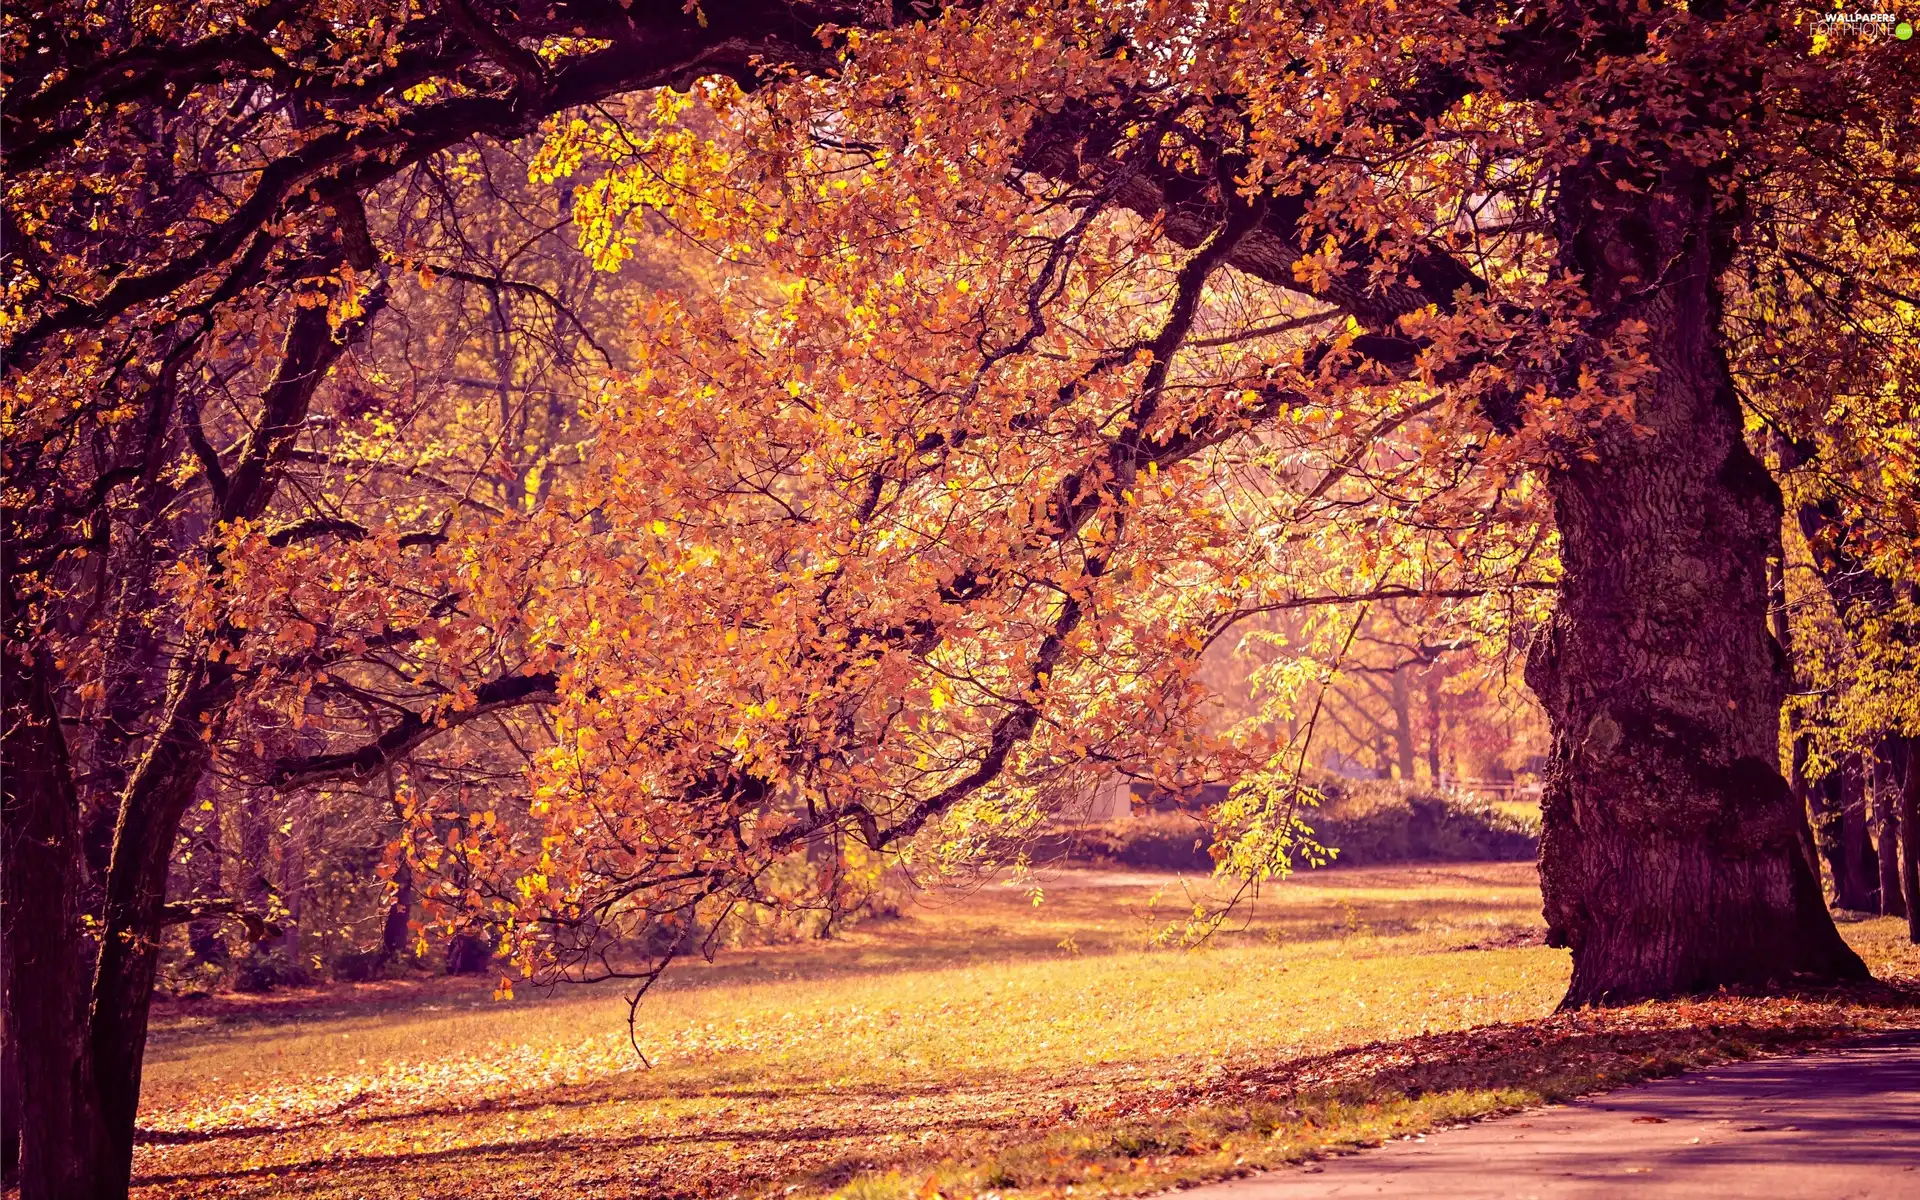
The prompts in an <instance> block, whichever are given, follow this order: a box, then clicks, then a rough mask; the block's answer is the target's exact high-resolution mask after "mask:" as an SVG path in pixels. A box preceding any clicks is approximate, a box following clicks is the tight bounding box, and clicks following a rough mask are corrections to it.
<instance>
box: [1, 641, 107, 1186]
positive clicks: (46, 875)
mask: <svg viewBox="0 0 1920 1200" xmlns="http://www.w3.org/2000/svg"><path fill="white" fill-rule="evenodd" d="M22 649H23V648H22V647H21V646H20V645H19V643H17V642H12V641H9V643H8V646H7V649H6V651H5V653H4V661H5V668H4V670H5V676H4V687H5V692H6V704H5V709H4V713H5V717H4V719H5V722H6V724H5V736H4V739H3V741H0V744H4V748H5V756H6V770H5V772H4V774H3V776H0V778H3V779H4V784H3V785H0V794H3V795H4V813H0V829H3V830H4V837H5V852H4V853H5V864H6V869H5V872H4V874H0V891H3V892H4V894H3V895H0V909H4V914H5V915H4V923H5V930H4V940H5V970H6V980H5V986H4V988H3V989H0V991H3V992H4V996H5V1003H6V1015H5V1023H6V1036H7V1042H8V1048H9V1050H11V1051H12V1052H13V1062H12V1064H11V1065H12V1067H13V1072H14V1073H17V1074H14V1077H13V1078H10V1079H9V1080H8V1083H10V1084H16V1085H17V1086H18V1087H19V1089H20V1092H21V1094H22V1096H23V1097H24V1098H26V1099H27V1100H28V1102H27V1103H25V1104H24V1105H22V1106H21V1108H22V1111H21V1113H20V1124H19V1126H18V1129H19V1138H20V1142H19V1153H20V1164H19V1179H20V1200H71V1198H74V1197H91V1196H94V1195H96V1194H98V1189H97V1180H96V1178H95V1172H96V1171H97V1170H98V1168H99V1163H100V1161H101V1159H102V1158H103V1150H104V1146H103V1145H102V1139H103V1138H104V1136H105V1128H104V1125H103V1124H102V1114H101V1112H100V1110H99V1107H98V1105H97V1104H96V1101H95V1094H94V1086H93V1076H92V1073H91V1071H90V1070H89V1063H88V1056H87V1053H86V1026H85V1024H84V1022H83V1018H82V1012H81V1004H80V999H79V997H80V996H81V995H82V989H81V979H82V974H83V970H84V966H83V962H82V953H83V947H84V945H85V943H84V941H83V939H82V937H81V933H80V925H79V921H78V919H77V918H78V912H77V908H76V900H77V894H76V893H77V891H78V888H79V884H80V869H81V868H80V847H79V829H78V819H79V797H78V796H77V794H76V793H75V790H74V785H73V776H72V772H71V770H70V767H69V763H68V760H67V747H66V740H65V738H64V737H63V735H62V734H61V731H60V716H59V712H58V711H57V710H56V708H55V707H54V701H53V693H52V690H51V688H50V687H49V686H48V682H47V671H46V670H45V669H44V667H43V664H41V663H38V662H36V661H34V660H32V659H30V658H27V657H26V656H25V654H23V653H21V652H20V651H21V650H22Z"/></svg>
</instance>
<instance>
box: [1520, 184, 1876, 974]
mask: <svg viewBox="0 0 1920 1200" xmlns="http://www.w3.org/2000/svg"><path fill="white" fill-rule="evenodd" d="M1621 184H1624V185H1626V186H1619V185H1621ZM1628 188H1631V189H1633V190H1628ZM1558 204H1559V209H1558V214H1557V220H1558V223H1559V225H1560V230H1559V232H1560V235H1561V239H1560V240H1561V244H1562V246H1563V247H1565V248H1566V250H1565V258H1564V260H1563V266H1565V267H1566V268H1567V269H1569V270H1571V271H1574V272H1577V273H1578V274H1579V276H1580V277H1581V278H1582V279H1583V281H1584V282H1585V284H1586V286H1587V290H1588V293H1589V295H1590V296H1591V297H1592V299H1593V302H1594V305H1595V308H1596V310H1597V311H1599V312H1601V313H1605V314H1610V315H1612V316H1613V317H1615V318H1616V319H1619V320H1638V321H1640V322H1643V323H1644V325H1645V327H1646V330H1647V343H1646V344H1647V349H1648V353H1649V355H1650V357H1651V359H1652V363H1653V366H1654V367H1655V368H1656V373H1655V374H1654V375H1653V376H1652V377H1651V378H1649V379H1648V380H1647V381H1646V382H1645V383H1643V384H1642V385H1641V386H1640V388H1639V390H1638V393H1637V398H1636V399H1637V407H1636V410H1635V412H1634V414H1633V418H1634V422H1635V424H1637V425H1638V426H1641V427H1643V429H1640V430H1636V429H1630V428H1626V427H1625V426H1624V423H1620V422H1615V423H1614V424H1612V425H1610V426H1608V427H1606V428H1604V429H1602V430H1600V431H1599V432H1598V433H1597V434H1596V440H1595V443H1594V444H1593V445H1592V446H1591V447H1590V449H1591V452H1592V456H1593V457H1592V460H1591V461H1589V460H1587V459H1586V458H1583V457H1578V456H1569V459H1568V461H1567V463H1566V465H1564V466H1563V467H1561V468H1559V469H1557V470H1555V471H1554V472H1553V473H1552V475H1551V476H1550V479H1549V486H1550V488H1551V491H1552V495H1553V499H1554V504H1555V509H1556V514H1557V519H1558V523H1559V532H1560V537H1561V542H1562V558H1563V561H1564V564H1565V572H1566V574H1565V582H1564V585H1563V588H1562V592H1561V596H1560V602H1559V605H1558V607H1557V609H1556V612H1555V615H1554V619H1553V621H1552V623H1551V626H1550V627H1549V629H1548V630H1547V631H1546V633H1545V635H1544V636H1543V637H1542V638H1541V639H1540V640H1539V642H1538V643H1537V644H1536V646H1535V649H1534V653H1533V654H1532V656H1531V657H1530V660H1529V662H1528V669H1527V678H1528V682H1529V683H1530V684H1531V685H1532V686H1533V688H1534V690H1535V691H1536V692H1537V693H1538V695H1539V697H1540V699H1541V701H1542V703H1543V704H1544V705H1545V707H1546V709H1547V713H1548V715H1549V718H1550V719H1551V722H1552V727H1553V735H1554V747H1553V755H1552V760H1551V765H1550V768H1549V774H1548V779H1547V786H1546V795H1545V798H1544V801H1543V820H1544V824H1543V830H1542V839H1541V849H1540V866H1541V886H1542V892H1543V895H1544V900H1545V907H1546V916H1547V922H1548V930H1549V941H1550V942H1551V943H1552V944H1554V945H1559V946H1567V947H1570V948H1571V949H1572V951H1573V982H1572V984H1571V986H1570V987H1569V989H1568V991H1567V994H1566V997H1565V999H1564V1000H1563V1001H1562V1003H1563V1005H1566V1006H1574V1005H1587V1004H1617V1003H1627V1002H1631V1001H1635V1000H1640V999H1643V998H1647V997H1652V996H1665V995H1675V994H1682V993H1688V992H1698V991H1704V990H1709V989H1713V988H1718V987H1721V986H1723V985H1753V986H1764V985H1768V984H1774V983H1782V982H1785V981H1788V980H1791V979H1795V978H1807V979H1818V980H1834V979H1856V978H1863V977H1865V976H1866V973H1867V972H1866V968H1865V966H1864V965H1863V964H1862V963H1861V961H1860V959H1859V957H1858V956H1856V955H1855V954H1854V953H1853V952H1852V951H1851V950H1850V949H1848V947H1847V945H1846V943H1845V942H1844V941H1842V940H1841V938H1840V935H1839V932H1838V930H1836V929H1835V928H1834V925H1833V921H1832V919H1831V918H1830V917H1829V916H1828V915H1827V910H1826V905H1825V904H1824V903H1823V901H1822V897H1821V893H1820V886H1819V878H1818V875H1817V874H1816V873H1815V872H1814V871H1813V870H1812V868H1811V865H1810V864H1809V863H1808V862H1807V859H1806V857H1805V855H1804V854H1803V853H1802V852H1801V840H1800V829H1801V826H1802V822H1803V820H1804V818H1803V817H1802V815H1801V813H1800V811H1799V810H1798V809H1797V807H1796V801H1795V798H1794V796H1793V794H1792V792H1791V791H1790V790H1789V788H1788V787H1787V783H1786V781H1785V780H1784V779H1782V778H1781V775H1780V747H1779V725H1780V702H1781V697H1782V694H1783V691H1784V673H1785V665H1784V662H1783V659H1782V655H1781V653H1780V650H1779V647H1778V646H1777V645H1776V644H1775V643H1774V641H1773V639H1772V637H1771V636H1770V635H1769V633H1768V631H1767V578H1766V562H1767V559H1768V557H1769V556H1770V555H1773V554H1777V553H1778V552H1779V549H1778V547H1779V537H1780V521H1781V515H1782V508H1781V499H1780V493H1779V490H1778V488H1777V487H1776V486H1775V485H1774V483H1773V481H1772V479H1771V478H1770V477H1769V476H1768V475H1767V473H1766V471H1765V470H1764V469H1763V468H1762V467H1761V466H1760V464H1759V462H1758V461H1757V460H1756V459H1755V458H1754V456H1753V455H1752V453H1751V452H1750V451H1749V450H1748V448H1747V446H1746V442H1745V439H1744V436H1743V433H1742V420H1741V413H1740V407H1739V402H1738V399H1737V397H1736V395H1735V393H1734V390H1733V386H1732V382H1731V379H1730V377H1729V375H1728V371H1727V365H1726V361H1725V358H1724V357H1723V355H1722V353H1721V350H1720V348H1719V345H1718V342H1717V337H1718V325H1719V295H1718V290H1717V286H1716V283H1715V280H1716V278H1717V275H1718V272H1719V269H1720V266H1721V264H1722V263H1723V262H1724V256H1725V253H1726V244H1725V230H1724V228H1722V227H1721V224H1720V221H1719V220H1718V219H1716V217H1715V212H1714V191H1713V186H1712V179H1711V178H1710V176H1709V175H1708V174H1707V172H1705V171H1704V170H1701V169H1699V168H1695V167H1692V166H1690V165H1688V164H1686V163H1684V162H1676V163H1673V164H1671V165H1670V166H1669V167H1668V168H1667V170H1666V172H1665V174H1664V176H1663V177H1661V178H1657V179H1656V178H1652V177H1649V176H1647V175H1644V174H1634V173H1633V172H1631V170H1630V169H1628V168H1624V167H1618V166H1616V165H1615V164H1613V163H1610V162H1608V161H1607V160H1606V159H1604V158H1599V159H1596V160H1594V161H1592V162H1590V163H1589V164H1586V165H1584V166H1582V167H1581V168H1579V169H1576V170H1570V171H1568V172H1566V173H1565V174H1564V175H1563V176H1562V179H1561V184H1560V195H1559V197H1558Z"/></svg>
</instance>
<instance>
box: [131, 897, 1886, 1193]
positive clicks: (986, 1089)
mask: <svg viewBox="0 0 1920 1200" xmlns="http://www.w3.org/2000/svg"><path fill="white" fill-rule="evenodd" d="M1202 886H1205V885H1202ZM1156 892H1161V893H1162V894H1163V895H1162V899H1161V900H1160V902H1159V903H1158V904H1157V905H1154V904H1151V903H1150V900H1151V898H1152V897H1153V895H1154V894H1155V893H1156ZM1186 902H1187V901H1186V900H1185V899H1184V898H1183V894H1182V889H1181V886H1180V885H1178V884H1171V885H1170V883H1169V881H1168V880H1167V879H1164V878H1155V877H1150V876H1142V875H1128V874H1119V873H1098V872H1081V873H1074V874H1062V875H1060V876H1057V877H1055V878H1054V879H1052V880H1049V881H1047V882H1046V900H1045V903H1044V904H1041V905H1040V906H1038V907H1035V906H1034V905H1033V904H1032V903H1031V902H1030V900H1029V898H1028V896H1027V895H1026V894H1025V893H1024V892H1022V891H1020V890H1018V889H1015V888H1010V887H1005V886H990V887H985V888H982V889H979V890H977V891H974V892H971V893H967V894H960V895H939V896H930V897H924V898H922V900H921V902H920V903H918V904H917V905H915V906H914V907H913V908H912V909H911V910H910V912H909V914H908V915H907V916H906V917H905V918H903V919H900V920H897V921H886V922H875V923H871V924H869V925H866V926H863V927H860V928H858V929H856V930H854V931H852V932H851V933H850V934H849V935H848V936H847V937H846V938H845V939H844V940H841V941H836V942H831V943H815V944H808V945H804V946H789V947H780V948H775V949H768V950H758V951H742V952H734V953H730V954H728V955H726V956H724V957H723V958H721V959H720V960H719V961H718V962H716V963H714V964H710V965H708V964H696V965H694V966H692V967H690V968H689V969H686V970H684V971H681V972H680V973H679V974H678V975H676V976H674V977H672V978H670V980H669V981H668V982H667V983H665V984H663V985H662V986H661V988H660V989H658V990H656V991H655V992H654V993H653V994H652V995H651V996H649V997H648V999H647V1001H646V1003H645V1004H644V1005H643V1007H642V1009H641V1014H640V1023H639V1027H638V1031H637V1032H638V1037H639V1041H640V1045H641V1047H642V1048H643V1049H645V1050H646V1052H647V1053H648V1055H649V1056H650V1058H651V1059H652V1061H653V1064H654V1065H653V1067H652V1069H650V1070H643V1069H640V1066H639V1063H638V1061H637V1059H636V1058H635V1056H634V1053H633V1051H632V1049H631V1048H630V1047H629V1046H628V1044H627V1040H626V1030H625V1011H626V1006H625V1004H624V1002H623V1001H621V1000H620V999H619V997H618V996H617V995H616V994H615V993H614V992H613V991H611V990H608V989H576V990H572V991H566V992H561V993H559V994H556V995H552V996H525V995H523V996H522V997H521V998H520V999H517V1000H515V1001H512V1002H506V1003H496V1002H494V1001H492V1000H490V999H489V998H488V995H489V992H490V989H491V984H490V983H473V984H464V983H457V982H454V981H437V982H435V983H431V984H412V985H407V984H384V985H369V986H366V987H361V988H353V989H345V990H340V991H335V992H332V993H329V994H326V995H321V996H311V997H296V998H293V999H292V1000H291V1001H285V1000H283V1001H280V1002H277V1003H268V1004H231V1003H230V1004H216V1005H201V1006H198V1007H196V1008H186V1009H176V1010H171V1011H168V1012H164V1013H163V1014H162V1017H161V1021H160V1025H159V1028H158V1031H157V1036H156V1039H155V1043H154V1046H153V1049H152V1052H151V1053H150V1056H149V1060H148V1061H149V1067H148V1072H147V1091H146V1097H145V1103H144V1107H143V1109H142V1119H141V1124H142V1127H143V1129H144V1130H145V1131H146V1134H145V1141H144V1143H143V1145H142V1146H141V1148H140V1151H139V1157H138V1160H137V1163H136V1175H137V1187H136V1194H137V1195H139V1196H141V1197H143V1198H148V1200H158V1198H159V1197H163V1196H164V1197H176V1196H178V1197H198V1196H223V1197H239V1196H283V1195H285V1196H291V1195H299V1196H316V1197H337V1198H341V1200H345V1198H347V1197H409V1198H411V1197H466V1196H471V1195H477V1194H490V1195H491V1194H502V1195H513V1196H516V1197H545V1196H552V1197H563V1196H564V1197H575V1196H714V1195H728V1194H733V1193H741V1192H744V1193H747V1194H761V1193H765V1194H770V1195H786V1194H791V1195H794V1196H804V1195H809V1194H824V1193H830V1192H836V1191H837V1192H840V1193H842V1194H844V1195H847V1196H850V1197H852V1196H858V1197H894V1196H900V1197H905V1196H922V1195H929V1194H931V1193H932V1192H933V1191H935V1190H938V1191H941V1192H942V1193H944V1194H945V1195H948V1196H955V1195H965V1194H971V1193H979V1192H983V1191H997V1192H1000V1193H1002V1194H1015V1193H1029V1192H1031V1193H1047V1194H1051V1193H1056V1192H1058V1191H1060V1190H1061V1189H1063V1188H1064V1187H1065V1186H1067V1185H1069V1184H1073V1185H1076V1186H1077V1191H1076V1194H1079V1195H1087V1194H1097V1193H1099V1192H1102V1191H1112V1192H1133V1191H1139V1190H1143V1189H1147V1188H1151V1187H1157V1186H1164V1185H1165V1184H1167V1183H1172V1182H1178V1181H1186V1180H1192V1179H1198V1178H1207V1177H1218V1176H1220V1175H1224V1174H1232V1173H1235V1172H1238V1171H1244V1170H1247V1169H1251V1168H1253V1167H1257V1166H1261V1165H1271V1164H1275V1163H1279V1162H1284V1161H1292V1160H1296V1159H1298V1158H1299V1157H1301V1156H1303V1155H1310V1154H1315V1153H1321V1152H1325V1151H1327V1150H1329V1149H1338V1148H1340V1147H1343V1146H1351V1145H1355V1144H1364V1143H1367V1142H1371V1141H1376V1140H1378V1139H1380V1138H1382V1137H1386V1136H1392V1135H1394V1134H1395V1133H1398V1132H1405V1131H1411V1130H1414V1129H1420V1128H1427V1127H1431V1126H1432V1125H1435V1124H1439V1123H1445V1122H1448V1121H1453V1120H1458V1119H1463V1118H1467V1117H1472V1116H1475V1115H1479V1114H1483V1113H1486V1112H1489V1111H1494V1110H1498V1109H1502V1108H1507V1107H1511V1106H1514V1105H1518V1104H1524V1103H1529V1102H1533V1101H1535V1100H1538V1099H1539V1098H1542V1097H1551V1096H1557V1095H1565V1094H1570V1093H1574V1092H1578V1091H1583V1090H1590V1089H1591V1088H1593V1087H1597V1086H1604V1085H1606V1084H1609V1083H1615V1082H1620V1081H1623V1080H1625V1079H1630V1078H1635V1077H1638V1076H1641V1075H1644V1074H1646V1073H1649V1072H1654V1071H1660V1070H1667V1069H1671V1068H1673V1067H1675V1066H1678V1065H1684V1064H1686V1063H1689V1062H1696V1061H1701V1060H1703V1059H1706V1058H1710V1057H1714V1056H1722V1055H1727V1054H1738V1053H1746V1052H1750V1051H1751V1050H1754V1049H1758V1048H1764V1047H1767V1046H1779V1045H1792V1044H1800V1043H1804V1042H1806V1041H1810V1040H1815V1039H1818V1038H1820V1037H1823V1036H1829V1035H1831V1034H1832V1033H1834V1032H1837V1031H1843V1030H1845V1029H1847V1028H1849V1027H1854V1026H1861V1025H1872V1024H1888V1023H1901V1022H1905V1021H1907V1020H1909V1019H1910V1018H1911V1019H1920V1018H1915V1017H1914V1014H1912V1013H1910V1012H1908V1011H1907V1010H1905V1009H1903V1008H1901V1007H1899V1006H1898V1005H1897V1004H1896V1003H1894V1002H1891V1001H1889V1002H1887V1003H1881V1004H1876V1003H1873V1002H1867V1003H1860V1002H1857V1001H1842V1000H1838V999H1832V1000H1811V1001H1810V1000H1799V1001H1744V1000H1719V1001H1714V1002H1711V1003H1708V1004H1702V1005H1682V1006H1648V1007H1644V1008H1641V1009H1635V1010H1628V1011H1627V1012H1625V1013H1613V1014H1604V1015H1597V1016H1593V1015H1589V1016H1581V1017H1573V1018H1569V1017H1562V1018H1554V1019H1552V1020H1547V1019H1546V1018H1547V1017H1548V1014H1549V1013H1550V1011H1551V1009H1552V1007H1553V1004H1554V1001H1555V1000H1556V999H1557V998H1558V996H1559V994H1560V991H1561V989H1562V988H1563V986H1564V984H1565V980H1566V973H1567V963H1566V956H1565V954H1564V953H1563V952H1561V951H1557V950H1551V949H1547V948H1545V947H1543V946H1540V945H1538V944H1537V941H1538V924H1539V918H1538V906H1539V897H1538V891H1537V887H1536V885H1535V882H1534V879H1533V874H1532V870H1531V868H1530V867H1527V866H1524V865H1520V864H1484V865H1462V866H1432V867H1410V868H1375V869H1358V868H1354V869H1345V870H1339V871H1331V872H1324V873H1320V874H1316V875H1313V876H1309V877H1305V878H1303V879H1301V880H1298V881H1294V882H1289V883H1287V884H1285V885H1283V886H1281V887H1278V888H1275V889H1271V890H1269V892H1268V893H1267V895H1266V896H1265V897H1263V898H1262V899H1261V900H1260V901H1259V902H1258V904H1257V905H1255V906H1253V907H1252V908H1251V909H1250V910H1248V911H1247V913H1246V914H1245V916H1246V918H1247V921H1246V924H1245V927H1244V928H1236V929H1234V930H1232V931H1228V932H1225V933H1222V934H1221V935H1220V936H1218V937H1217V938H1216V939H1215V940H1214V941H1213V942H1212V943H1210V944H1208V945H1206V946H1204V947H1202V948H1200V949H1196V950H1190V951H1181V950H1156V949H1150V948H1147V946H1146V945H1145V943H1146V940H1147V936H1148V934H1149V933H1150V932H1151V930H1152V929H1153V928H1154V927H1155V926H1156V924H1159V923H1164V922H1165V921H1166V920H1168V919H1170V918H1177V917H1178V916H1180V915H1181V913H1182V911H1183V910H1184V906H1185V904H1186ZM1848 933H1849V936H1850V937H1852V938H1853V939H1854V940H1855V943H1856V945H1859V946H1860V947H1861V948H1862V950H1863V952H1865V953H1866V954H1867V955H1868V957H1869V959H1870V960H1872V961H1873V963H1874V965H1875V967H1876V969H1877V970H1879V971H1881V972H1882V973H1893V974H1899V973H1904V974H1909V975H1912V974H1920V956H1916V955H1915V954H1914V953H1913V948H1912V947H1908V946H1906V945H1905V943H1904V936H1903V931H1901V930H1896V929H1895V928H1894V922H1891V921H1876V922H1863V923H1860V924H1856V925H1852V926H1849V927H1848ZM1492 1023H1502V1024H1501V1025H1500V1026H1499V1027H1497V1028H1493V1029H1483V1030H1481V1031H1479V1032H1476V1033H1471V1034H1462V1033H1460V1032H1459V1031H1463V1030H1468V1029H1471V1028H1473V1027H1476V1026H1487V1025H1490V1024H1492ZM1516 1023H1518V1024H1516ZM1380 1043H1386V1044H1385V1045H1381V1044H1380Z"/></svg>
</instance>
